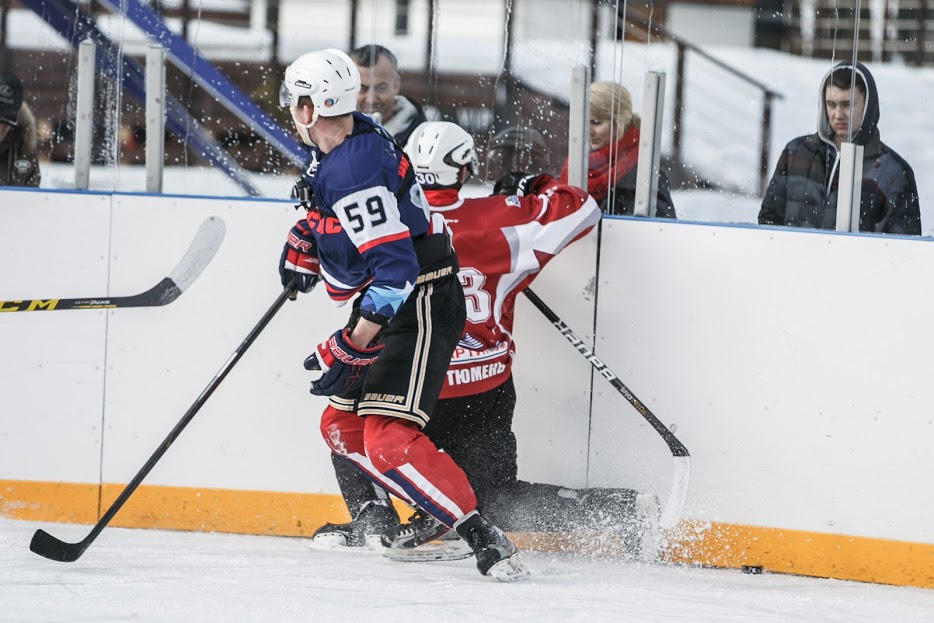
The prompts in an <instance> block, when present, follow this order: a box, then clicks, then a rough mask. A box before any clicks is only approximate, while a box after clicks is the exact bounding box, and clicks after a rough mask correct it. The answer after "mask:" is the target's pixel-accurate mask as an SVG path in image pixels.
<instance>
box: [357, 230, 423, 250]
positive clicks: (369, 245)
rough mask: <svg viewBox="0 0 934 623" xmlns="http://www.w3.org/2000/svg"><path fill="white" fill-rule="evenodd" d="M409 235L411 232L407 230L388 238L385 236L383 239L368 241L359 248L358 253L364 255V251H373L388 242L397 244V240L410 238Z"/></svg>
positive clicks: (390, 235)
mask: <svg viewBox="0 0 934 623" xmlns="http://www.w3.org/2000/svg"><path fill="white" fill-rule="evenodd" d="M409 235H410V234H409V231H408V230H406V231H400V232H398V233H395V234H389V235H388V236H383V237H382V238H376V239H375V240H367V241H366V242H364V243H363V244H362V245H360V246H359V247H357V251H358V252H360V253H363V252H364V251H367V250H368V249H372V248H373V247H378V246H379V245H381V244H385V243H387V242H395V241H396V240H402V239H404V238H408V237H409Z"/></svg>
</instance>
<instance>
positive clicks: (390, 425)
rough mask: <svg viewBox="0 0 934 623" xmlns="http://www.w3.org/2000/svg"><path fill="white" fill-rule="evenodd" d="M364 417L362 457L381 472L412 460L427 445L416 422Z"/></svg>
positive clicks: (428, 441) (384, 417)
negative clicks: (364, 446)
mask: <svg viewBox="0 0 934 623" xmlns="http://www.w3.org/2000/svg"><path fill="white" fill-rule="evenodd" d="M363 419H364V427H365V432H364V438H365V440H366V456H367V458H369V459H370V462H371V463H372V464H373V467H375V468H376V469H378V470H379V472H380V473H381V474H385V473H386V472H387V471H389V470H391V469H395V468H396V467H399V466H400V465H402V464H404V463H412V462H413V460H415V459H416V457H418V456H420V455H422V454H424V453H425V450H424V449H423V448H422V446H423V445H424V444H426V443H427V444H429V445H432V444H431V441H430V440H429V439H428V437H426V436H425V434H424V433H423V432H421V431H420V430H419V428H418V425H417V424H415V423H413V422H409V421H407V420H401V419H399V418H396V417H391V416H382V415H369V416H367V417H365V418H363Z"/></svg>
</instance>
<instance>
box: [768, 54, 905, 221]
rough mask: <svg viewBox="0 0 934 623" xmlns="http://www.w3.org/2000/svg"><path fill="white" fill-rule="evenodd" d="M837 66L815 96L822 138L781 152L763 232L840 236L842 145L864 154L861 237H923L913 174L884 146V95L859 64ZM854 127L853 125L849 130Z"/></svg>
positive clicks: (809, 139) (806, 140)
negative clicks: (778, 228)
mask: <svg viewBox="0 0 934 623" xmlns="http://www.w3.org/2000/svg"><path fill="white" fill-rule="evenodd" d="M852 84H853V64H852V63H850V62H842V63H838V64H837V65H836V66H835V67H834V68H833V69H831V70H830V71H829V72H828V73H827V74H826V75H825V76H824V79H823V80H821V86H820V89H819V90H818V95H817V98H818V104H817V133H815V134H808V135H806V136H799V137H798V138H796V139H794V140H792V141H791V142H790V143H788V145H786V146H785V149H784V150H783V151H782V154H781V156H779V158H778V164H776V165H775V173H774V174H773V175H772V180H771V181H770V182H769V187H768V188H767V189H766V191H765V197H763V198H762V208H761V210H760V211H759V224H760V225H787V226H788V227H809V228H815V229H835V228H836V224H837V194H838V186H839V179H840V175H839V166H840V145H842V144H843V142H844V141H846V140H847V136H852V140H851V142H853V143H855V144H857V145H862V146H863V180H862V190H861V193H860V216H859V230H860V231H873V232H882V233H887V234H910V235H914V236H920V235H921V208H920V206H919V202H918V187H917V185H916V184H915V174H914V172H913V171H912V170H911V166H909V164H908V163H907V162H905V160H904V159H903V158H902V157H901V156H899V155H898V154H897V153H895V152H894V151H893V150H892V149H890V148H889V147H888V146H887V145H886V144H885V143H883V142H882V139H881V138H880V134H879V127H878V123H879V94H878V92H877V90H876V83H875V80H873V77H872V74H870V73H869V70H868V69H867V68H866V66H865V65H863V64H862V63H857V64H856V89H855V91H854V92H851V91H850V87H851V85H852ZM851 120H852V124H851Z"/></svg>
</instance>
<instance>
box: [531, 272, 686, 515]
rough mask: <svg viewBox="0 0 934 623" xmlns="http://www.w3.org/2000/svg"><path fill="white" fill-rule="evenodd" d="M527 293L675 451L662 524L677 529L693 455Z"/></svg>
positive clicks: (592, 353)
mask: <svg viewBox="0 0 934 623" xmlns="http://www.w3.org/2000/svg"><path fill="white" fill-rule="evenodd" d="M523 292H524V293H525V296H526V297H527V298H528V299H529V301H531V302H532V304H533V305H534V306H535V307H537V308H538V310H539V311H540V312H542V314H543V315H544V316H545V318H547V319H548V321H549V322H551V324H553V325H554V326H555V327H556V328H557V329H558V331H559V332H560V333H561V335H563V336H564V337H565V338H567V340H568V341H569V342H570V343H571V345H572V346H573V347H574V349H575V350H576V351H577V352H579V353H580V354H581V355H582V356H583V357H584V359H586V360H587V361H588V362H589V363H590V365H592V366H593V368H594V369H595V370H596V371H597V372H599V373H600V376H602V377H603V378H605V379H606V380H607V381H609V382H610V385H612V386H613V387H614V388H616V391H618V392H619V393H620V394H622V396H623V398H625V399H626V401H627V402H629V404H631V405H632V406H633V408H635V410H636V411H638V412H639V415H641V416H642V417H643V418H645V421H646V422H648V423H649V424H650V425H651V426H652V428H654V429H655V432H657V433H658V434H659V435H660V436H661V438H662V439H663V440H664V442H665V444H666V445H667V446H668V449H669V450H671V455H672V456H673V457H674V460H675V469H674V477H673V479H672V487H671V493H670V494H669V495H668V501H667V502H666V503H665V508H664V510H663V511H662V515H661V517H660V518H659V522H658V523H659V525H660V526H661V527H662V528H673V527H674V526H675V525H676V524H677V523H678V518H679V517H680V516H681V511H682V510H683V509H684V504H685V502H686V501H687V497H688V489H689V487H690V484H691V454H690V453H689V452H688V449H687V448H686V447H685V446H684V444H683V443H681V440H679V439H678V438H677V437H675V434H674V433H673V432H671V430H670V429H669V428H668V427H667V426H665V425H664V424H662V422H661V421H660V420H659V419H658V418H657V417H655V414H654V413H652V411H651V410H649V408H648V407H647V406H645V404H644V403H643V402H642V401H641V400H639V399H638V398H636V396H635V394H633V393H632V392H631V391H629V388H628V387H626V385H625V384H623V382H622V381H621V380H619V377H618V376H616V374H614V373H613V371H612V370H610V369H609V368H608V367H607V365H606V364H605V363H603V361H601V360H600V358H599V357H597V356H596V355H595V354H594V352H593V351H592V350H591V349H590V348H588V347H587V345H586V344H584V341H583V340H581V339H580V338H579V337H577V335H575V334H574V332H573V331H572V330H571V328H570V327H569V326H567V325H566V324H564V321H563V320H561V318H559V317H558V315H557V314H556V313H555V312H553V311H552V310H551V308H550V307H548V305H546V304H545V301H543V300H542V299H540V298H539V297H538V295H537V294H535V293H534V292H533V291H532V289H531V288H526V289H525V290H523Z"/></svg>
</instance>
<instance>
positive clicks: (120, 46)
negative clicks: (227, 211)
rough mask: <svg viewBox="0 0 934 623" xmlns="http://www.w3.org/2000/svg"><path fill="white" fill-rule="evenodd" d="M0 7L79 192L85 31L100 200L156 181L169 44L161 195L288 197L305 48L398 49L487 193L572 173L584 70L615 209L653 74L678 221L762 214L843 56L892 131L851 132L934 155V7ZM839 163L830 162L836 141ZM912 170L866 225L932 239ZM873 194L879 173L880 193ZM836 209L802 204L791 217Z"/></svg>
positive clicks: (667, 184) (902, 155) (438, 2)
mask: <svg viewBox="0 0 934 623" xmlns="http://www.w3.org/2000/svg"><path fill="white" fill-rule="evenodd" d="M4 7H5V8H4V9H3V10H4V13H3V19H2V23H0V27H2V35H0V65H2V67H3V68H5V69H8V70H11V71H13V72H14V73H16V74H17V75H18V76H19V77H20V78H21V79H22V82H23V84H24V90H25V101H26V103H27V104H28V105H29V106H30V107H31V108H32V111H33V113H34V115H35V128H36V131H37V140H38V149H37V153H38V160H39V162H40V166H41V169H42V185H43V186H45V187H58V188H72V187H74V183H75V172H74V168H73V161H74V155H75V134H76V115H77V113H76V107H77V99H78V94H77V82H78V76H77V68H78V62H77V59H78V55H77V51H76V45H77V44H78V43H80V41H82V40H84V39H87V38H88V37H90V38H91V39H92V40H94V41H95V43H97V59H98V63H97V68H96V72H95V79H94V87H95V97H94V105H93V120H92V124H93V146H92V150H91V161H92V168H91V176H90V186H91V188H92V189H120V190H132V191H143V190H145V168H144V162H145V152H144V148H145V144H146V141H147V140H158V138H156V139H153V137H147V136H146V123H145V106H144V101H143V91H142V90H141V88H142V87H141V80H143V78H144V76H145V54H146V50H147V48H148V46H150V45H152V44H155V43H158V44H162V45H163V46H164V47H165V50H166V59H167V60H166V94H165V95H166V97H165V102H166V131H165V136H164V140H165V159H164V164H165V166H166V171H165V178H164V179H165V183H164V185H163V191H164V192H196V193H202V192H203V193H209V194H211V193H213V194H226V195H247V194H260V195H264V196H280V197H286V196H287V195H288V192H289V189H290V188H291V180H292V179H293V178H294V177H295V176H296V174H297V172H298V171H299V170H300V165H301V158H302V156H301V154H302V148H301V146H300V143H299V140H298V136H297V135H296V133H295V129H294V126H293V124H292V122H291V118H290V115H289V114H288V111H287V110H284V109H282V108H281V107H279V106H278V102H277V101H276V100H277V91H278V88H279V84H280V82H281V79H282V74H283V71H284V68H285V66H287V65H288V64H289V63H290V62H291V61H293V60H294V59H295V58H297V57H298V56H299V55H300V54H302V53H304V52H308V51H312V50H316V49H321V48H325V47H336V48H340V49H342V50H347V51H349V50H351V49H352V48H355V47H358V46H361V45H364V44H369V43H377V44H380V45H383V46H385V47H386V48H388V49H390V50H391V51H392V52H394V54H395V56H396V57H397V59H398V70H399V76H400V80H401V82H400V91H399V92H400V93H401V94H402V95H405V96H408V97H409V98H411V100H412V101H414V102H417V103H419V104H420V105H421V106H422V107H423V108H424V110H425V112H426V113H427V115H428V118H430V119H435V118H440V119H445V120H451V121H454V122H456V123H458V124H460V125H461V126H462V127H464V128H465V129H467V130H468V131H469V132H471V133H472V134H473V135H474V137H475V139H476V141H477V145H478V147H479V149H480V152H481V158H480V159H481V167H480V174H479V176H478V178H477V179H476V180H475V182H482V183H486V184H487V186H486V190H484V188H483V187H482V186H481V185H479V184H475V190H474V192H477V193H482V192H487V191H488V189H489V186H490V184H491V183H492V181H494V180H495V178H496V177H497V176H499V175H502V174H503V173H504V172H507V171H508V170H515V169H520V170H535V171H539V170H540V171H543V172H550V173H552V174H554V175H559V174H560V173H561V170H562V166H563V165H564V163H565V161H566V159H567V153H568V150H567V146H568V122H569V107H570V98H571V97H572V91H571V71H572V69H573V68H574V67H575V66H582V67H588V68H590V70H591V71H592V76H591V78H592V81H593V82H598V83H610V84H612V83H616V84H619V85H622V86H623V87H625V88H626V90H627V91H628V94H629V98H628V100H627V99H626V98H625V97H623V99H622V100H619V99H613V98H612V97H609V96H608V95H607V93H608V92H607V91H606V89H607V88H608V87H607V85H604V86H603V87H600V88H603V89H604V91H603V92H602V94H601V93H600V92H599V88H597V91H593V93H595V94H596V95H595V96H594V102H592V103H597V104H600V105H601V106H603V109H602V112H600V113H599V115H598V116H602V117H603V118H601V119H594V121H596V122H606V123H604V126H612V127H610V128H609V130H607V127H604V128H603V130H604V131H607V132H608V134H607V136H606V142H608V143H609V144H610V145H611V148H610V149H609V150H606V142H605V143H600V142H599V141H600V140H603V139H600V138H599V137H597V143H591V142H590V137H589V136H588V144H589V146H591V147H595V146H598V147H599V146H602V147H603V148H604V150H605V153H601V152H600V150H599V149H595V150H592V151H591V153H590V154H589V158H588V163H587V166H588V170H590V171H591V183H592V184H594V186H593V187H592V191H593V192H594V193H595V194H601V195H604V196H605V201H604V203H605V204H606V206H607V207H606V211H607V212H617V213H628V212H629V211H631V210H630V208H629V204H630V203H631V201H630V200H629V199H628V198H626V197H623V198H622V199H621V197H622V196H623V195H626V196H627V197H628V194H632V193H635V189H634V188H632V184H631V183H630V181H629V180H627V181H625V182H623V181H622V178H624V177H627V176H630V175H631V174H632V173H633V166H634V164H633V163H634V162H635V161H636V160H637V158H636V156H635V154H632V153H630V152H629V151H628V150H629V147H631V146H632V145H633V144H634V143H638V138H637V137H635V134H634V132H633V131H632V130H631V128H632V126H633V124H634V120H635V119H637V118H641V123H640V135H644V134H645V133H646V131H647V130H649V129H655V124H654V120H655V118H654V117H653V115H652V113H653V111H652V110H646V109H645V107H646V91H645V85H646V74H647V73H649V72H654V74H655V75H656V76H660V77H661V78H662V82H663V85H662V86H663V89H664V94H663V98H662V102H663V105H662V107H661V115H660V122H659V124H658V134H659V136H658V144H659V150H660V154H659V163H660V164H659V175H658V177H657V178H656V185H657V186H658V188H659V190H658V195H657V196H658V197H661V198H662V199H663V200H665V201H670V203H671V206H670V207H671V208H672V209H671V211H669V212H666V213H665V214H660V215H661V216H672V213H674V214H676V215H677V218H679V219H691V220H702V221H727V222H741V223H750V224H754V223H758V222H759V221H760V209H761V206H762V202H763V194H764V192H765V191H766V188H767V186H768V184H769V181H770V180H771V178H772V177H773V174H774V173H775V171H776V167H777V166H779V165H780V164H782V158H781V154H782V153H783V148H784V147H785V146H786V145H788V144H789V143H790V142H792V141H793V139H795V138H797V137H803V136H807V135H815V139H814V140H820V137H819V136H818V135H817V132H818V120H819V118H823V116H824V115H825V110H826V106H827V104H826V102H824V93H820V91H821V89H820V85H821V82H822V79H823V78H824V75H825V74H826V73H827V72H828V71H829V70H830V69H831V68H832V67H833V66H834V65H836V64H837V63H839V62H841V61H849V62H854V61H859V62H861V63H863V64H864V66H865V67H866V68H867V69H868V71H869V72H870V73H871V75H872V77H873V78H874V81H875V92H874V93H873V94H872V95H871V96H869V97H868V98H867V101H868V102H869V103H870V104H872V105H874V104H873V102H877V104H878V111H879V120H878V124H877V126H876V127H877V128H878V135H874V136H873V137H871V138H869V139H866V137H862V138H861V137H860V136H859V134H858V132H857V133H855V134H853V138H855V140H856V142H857V143H859V142H860V141H861V140H863V142H865V141H866V140H869V141H870V142H871V145H870V144H867V145H866V146H867V148H869V149H870V151H872V150H875V151H877V152H880V153H881V152H884V153H885V154H892V153H894V154H897V157H896V156H892V157H891V158H889V160H888V162H904V163H907V164H908V165H910V167H911V169H913V171H914V172H915V173H917V172H919V171H926V170H927V169H928V168H929V167H928V164H929V161H930V160H932V159H934V155H932V153H934V152H931V150H929V149H927V148H926V147H927V141H928V136H929V135H930V130H931V129H932V128H931V127H930V126H931V125H932V123H934V122H932V121H931V116H930V115H926V114H924V111H925V110H926V108H927V107H928V106H929V105H930V102H931V101H932V100H934V81H932V80H931V74H930V70H929V69H927V67H926V65H927V64H928V63H930V62H931V61H932V59H934V53H932V52H931V45H930V43H929V38H930V37H929V30H928V27H929V24H928V22H927V21H926V19H925V15H926V10H927V2H926V0H917V1H915V2H898V3H888V2H863V3H857V2H854V1H853V0H834V1H831V0H761V1H757V2H753V1H752V0H724V1H723V2H711V1H708V0H704V1H689V0H683V1H679V2H664V3H653V2H617V1H605V0H535V1H532V0H354V1H352V0H343V1H341V0H262V1H261V0H253V1H249V0H239V1H237V0H234V1H222V0H163V1H158V0H143V1H139V0H133V1H131V0H105V1H94V2H91V1H89V0H83V1H78V2H66V1H61V2H39V1H38V0H18V1H10V2H7V3H4ZM861 80H862V78H861ZM857 90H858V88H857ZM844 91H846V89H844ZM608 98H609V99H608ZM607 101H609V102H610V104H609V106H607V105H606V102H607ZM909 106H910V109H909V108H908V107H909ZM589 108H592V107H589ZM630 109H631V113H633V114H635V115H636V116H637V117H630ZM919 113H920V114H919ZM646 124H648V125H646ZM828 124H830V122H829V121H828ZM596 125H599V123H598V124H596ZM831 126H832V124H831V125H830V126H828V127H830V129H831V130H832V127H831ZM272 128H274V131H273V130H272ZM613 128H615V130H614V129H613ZM627 129H630V132H629V134H628V135H627V133H626V131H627ZM855 129H856V130H858V129H859V126H858V125H857V126H856V128H855ZM270 131H272V135H270V134H269V133H270ZM825 138H827V137H825ZM880 140H881V143H880V142H879V141H880ZM831 142H833V141H832V140H831ZM640 149H641V148H640ZM832 152H833V153H831V155H830V156H827V157H831V158H833V159H835V158H836V146H834V150H832ZM824 155H826V154H825V153H823V152H822V155H821V157H823V156H824ZM611 163H612V166H611ZM866 163H867V165H868V164H871V161H870V160H868V159H867V160H866ZM932 164H934V163H932ZM782 166H784V164H782ZM601 167H602V168H601ZM636 168H638V167H636ZM824 169H826V170H823V171H822V172H820V173H819V174H818V173H814V172H812V174H813V175H812V177H811V178H808V177H807V175H805V176H804V177H805V178H806V181H807V182H808V183H813V187H814V188H815V189H819V188H820V187H821V185H824V186H826V187H828V188H832V187H833V185H834V184H835V183H836V182H835V181H834V179H836V178H835V177H834V176H836V175H837V173H836V172H835V171H834V165H833V163H831V164H830V165H829V166H828V167H824ZM893 170H894V169H893ZM832 171H833V173H831V172H832ZM896 173H897V177H898V179H899V180H900V183H904V184H905V185H906V187H907V188H908V190H907V191H906V192H908V193H909V194H910V192H911V190H910V189H911V183H912V182H914V183H916V185H917V198H916V199H911V200H910V201H908V200H906V199H904V198H903V196H902V193H901V190H900V189H896V188H887V187H886V188H882V189H881V191H880V192H882V193H883V194H884V195H885V197H884V199H883V200H879V201H876V202H875V203H874V204H873V205H872V206H871V207H870V208H867V209H868V210H869V211H870V212H872V214H868V215H867V217H866V218H867V222H866V223H864V224H863V225H862V228H863V229H864V230H868V231H871V230H874V229H875V230H879V231H886V232H889V233H916V231H915V230H918V231H921V232H922V233H923V234H925V235H929V234H930V233H931V231H932V228H934V215H931V216H930V217H929V218H928V217H926V216H925V215H926V214H927V213H928V212H929V211H928V208H927V206H929V205H930V204H931V201H932V200H934V187H932V186H931V184H930V183H929V182H928V181H927V179H926V177H925V176H923V175H922V176H920V177H918V176H915V177H914V178H912V179H909V177H910V176H909V175H908V174H906V173H898V172H897V171H896ZM194 175H197V176H199V177H198V180H200V181H194V180H195V178H194V177H193V176H194ZM821 175H824V177H823V178H821V177H820V176H821ZM650 177H651V176H647V179H650ZM877 177H878V176H877ZM812 178H813V179H812ZM877 183H878V179H873V178H872V176H869V178H866V176H864V182H863V186H864V187H872V186H873V185H874V184H876V185H877ZM598 185H602V186H603V187H602V188H597V186H598ZM649 190H651V189H649ZM815 192H817V191H815ZM826 200H827V197H825V196H822V195H820V193H819V192H818V193H817V194H816V195H815V194H813V193H811V194H807V193H805V194H801V196H800V197H798V204H800V205H798V207H797V208H796V209H799V210H807V209H815V208H814V204H815V203H821V202H823V201H826ZM906 201H908V203H910V204H911V205H907V207H906V205H902V204H905V202H906ZM886 202H889V203H890V204H892V205H889V204H887V203H886ZM870 203H872V202H870ZM893 205H894V207H893ZM614 206H615V207H614ZM808 206H810V208H809V207H808ZM912 210H914V211H915V212H920V225H917V223H915V224H914V225H910V226H908V227H907V229H904V230H902V229H899V227H901V226H900V225H899V226H896V225H893V223H895V222H907V221H910V220H911V219H912V217H911V216H910V213H911V212H912ZM906 211H907V212H906ZM902 212H905V213H908V214H909V215H908V216H904V214H902ZM786 217H787V214H786ZM902 217H904V218H902ZM816 218H817V216H814V215H812V218H811V219H810V220H808V219H807V218H805V219H799V220H800V222H795V220H794V218H788V219H787V220H788V221H789V222H788V224H790V225H795V224H798V225H801V224H804V225H807V224H808V223H811V224H813V223H814V222H815V221H814V219H816ZM886 219H888V220H886ZM899 219H901V220H899ZM766 220H767V219H766ZM825 225H826V223H822V226H825Z"/></svg>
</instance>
